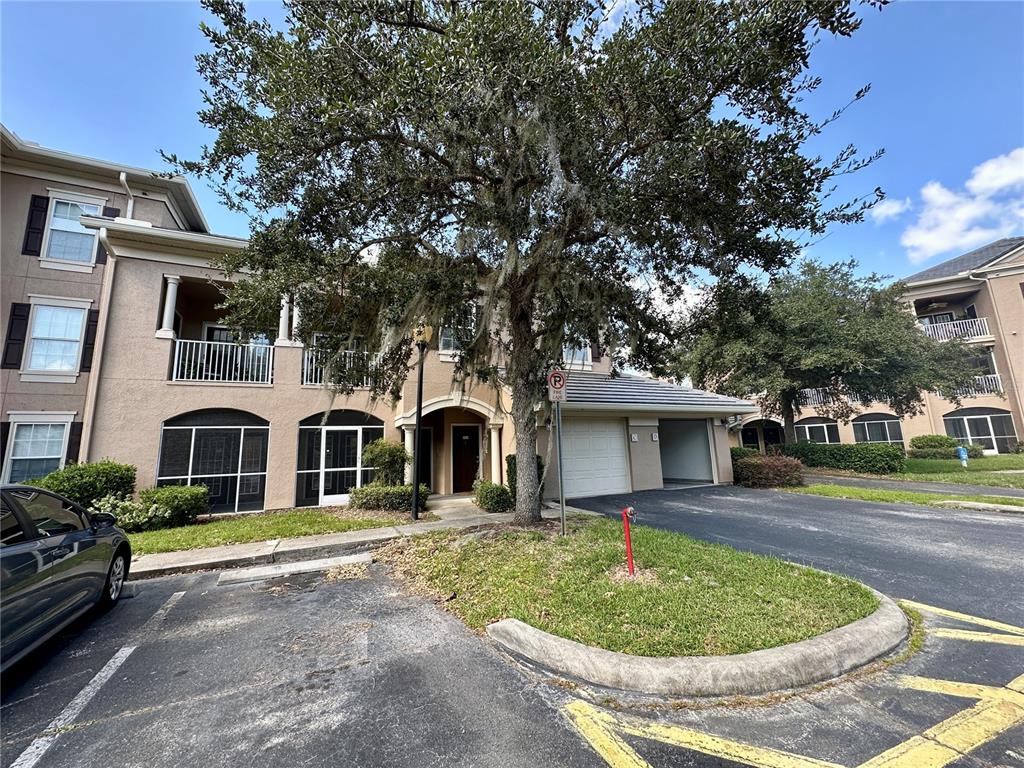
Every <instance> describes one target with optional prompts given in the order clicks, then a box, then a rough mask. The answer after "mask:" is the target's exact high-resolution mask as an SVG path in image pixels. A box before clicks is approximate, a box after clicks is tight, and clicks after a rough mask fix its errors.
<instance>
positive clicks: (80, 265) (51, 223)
mask: <svg viewBox="0 0 1024 768" xmlns="http://www.w3.org/2000/svg"><path fill="white" fill-rule="evenodd" d="M106 202H107V200H106V198H103V197H93V196H91V195H81V194H77V193H74V192H65V191H63V190H56V189H51V190H50V208H49V211H48V212H47V215H46V232H45V234H44V235H43V248H42V255H41V256H40V258H39V263H40V266H43V267H48V268H51V269H68V270H75V271H86V272H89V271H92V268H93V265H94V264H95V263H96V250H97V246H98V237H97V233H96V232H95V231H94V230H90V229H86V228H85V227H83V226H82V224H81V222H80V221H79V217H81V216H98V215H99V214H100V213H102V211H103V206H104V204H105V203H106Z"/></svg>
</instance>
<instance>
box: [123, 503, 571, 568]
mask: <svg viewBox="0 0 1024 768" xmlns="http://www.w3.org/2000/svg"><path fill="white" fill-rule="evenodd" d="M430 512H432V513H433V514H435V515H437V516H438V517H439V518H441V519H440V520H432V521H430V522H416V523H408V524H406V525H390V526H387V527H386V528H364V529H363V530H359V531H347V532H345V533H325V534H320V535H317V536H299V537H297V538H294V539H272V540H270V541H254V542H251V543H248V544H228V545H226V546H222V547H205V548H203V549H186V550H181V551H178V552H159V553H155V554H152V555H142V556H141V557H138V558H135V559H133V560H132V565H131V569H130V571H129V579H132V580H136V579H150V578H154V577H156V576H167V575H169V574H172V573H188V572H190V571H208V570H219V569H221V568H237V567H240V566H251V565H265V564H269V563H290V562H296V561H299V560H310V559H314V558H322V557H327V556H329V555H337V554H342V553H346V552H355V551H360V550H364V549H370V548H372V547H374V546H376V545H379V544H383V543H384V542H386V541H391V540H392V539H399V538H402V537H403V536H415V535H417V534H420V533H427V532H429V531H446V530H458V529H460V528H473V527H475V526H479V525H495V524H498V523H510V522H512V513H511V512H507V513H502V514H490V513H487V512H483V511H481V510H480V509H479V508H478V507H476V506H475V505H473V504H457V505H451V506H443V507H437V508H432V509H430ZM566 512H567V513H568V512H569V509H568V508H567V509H566ZM573 512H574V513H576V512H575V510H573ZM541 514H542V515H543V516H544V518H545V519H548V520H549V519H558V510H557V509H554V510H552V509H547V508H543V509H542V510H541ZM577 514H578V513H577Z"/></svg>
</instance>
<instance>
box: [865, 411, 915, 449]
mask: <svg viewBox="0 0 1024 768" xmlns="http://www.w3.org/2000/svg"><path fill="white" fill-rule="evenodd" d="M853 439H854V440H855V441H856V442H858V443H898V444H899V445H903V426H902V425H901V424H900V420H899V419H898V418H896V416H895V415H893V414H889V413H872V414H866V415H864V416H858V417H857V418H855V419H854V420H853Z"/></svg>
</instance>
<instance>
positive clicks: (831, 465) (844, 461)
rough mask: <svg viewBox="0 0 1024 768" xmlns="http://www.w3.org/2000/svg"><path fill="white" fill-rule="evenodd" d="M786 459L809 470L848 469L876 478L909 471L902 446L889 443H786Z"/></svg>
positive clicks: (782, 451) (780, 448) (784, 448)
mask: <svg viewBox="0 0 1024 768" xmlns="http://www.w3.org/2000/svg"><path fill="white" fill-rule="evenodd" d="M779 451H780V453H782V454H783V455H785V456H791V457H792V458H794V459H799V460H800V461H802V462H803V463H804V466H807V467H826V468H828V469H846V470H850V471H851V472H866V473H869V474H876V475H892V474H899V473H901V472H903V471H905V470H906V467H907V458H906V456H905V455H904V453H903V446H901V445H893V444H890V443H854V444H836V443H833V444H828V443H809V442H806V441H801V442H799V443H787V444H785V445H781V446H779Z"/></svg>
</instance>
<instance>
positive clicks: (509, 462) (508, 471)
mask: <svg viewBox="0 0 1024 768" xmlns="http://www.w3.org/2000/svg"><path fill="white" fill-rule="evenodd" d="M505 477H506V478H508V492H509V493H510V494H511V496H512V503H513V504H515V502H516V455H515V454H514V453H510V454H509V455H508V456H506V457H505ZM542 477H544V459H542V458H541V457H540V456H538V457H537V482H538V483H539V482H540V480H541V478H542Z"/></svg>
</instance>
